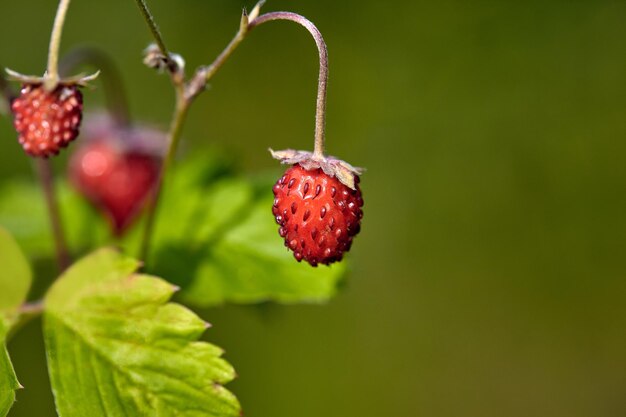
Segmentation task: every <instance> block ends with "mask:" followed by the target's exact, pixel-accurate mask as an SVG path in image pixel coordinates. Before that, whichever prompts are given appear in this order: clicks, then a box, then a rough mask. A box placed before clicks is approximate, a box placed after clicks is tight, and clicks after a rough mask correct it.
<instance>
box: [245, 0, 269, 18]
mask: <svg viewBox="0 0 626 417" xmlns="http://www.w3.org/2000/svg"><path fill="white" fill-rule="evenodd" d="M264 4H265V0H261V1H259V2H258V3H257V4H256V5H255V6H254V8H252V11H251V12H250V14H249V15H248V20H249V21H250V22H252V21H253V20H254V19H256V18H257V17H259V14H260V13H261V7H263V5H264Z"/></svg>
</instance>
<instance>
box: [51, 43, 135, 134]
mask: <svg viewBox="0 0 626 417" xmlns="http://www.w3.org/2000/svg"><path fill="white" fill-rule="evenodd" d="M83 64H88V65H91V66H93V67H95V68H99V69H101V70H102V74H103V75H102V76H101V78H102V84H103V87H104V98H105V101H106V107H107V109H108V110H109V113H110V114H111V116H112V117H113V119H114V120H115V122H117V124H118V125H119V126H128V125H129V123H130V112H129V110H128V100H127V99H126V94H125V89H124V84H123V83H122V76H121V74H120V71H119V69H118V67H117V65H115V62H114V61H113V59H111V57H110V56H109V55H108V54H106V53H105V52H104V51H102V50H100V49H97V48H93V47H89V46H85V47H79V48H76V49H73V50H72V51H70V52H69V53H68V54H66V55H65V56H64V57H63V59H62V60H61V63H60V68H59V71H60V73H61V75H66V74H68V73H71V72H73V71H74V70H75V68H76V67H78V66H80V65H83Z"/></svg>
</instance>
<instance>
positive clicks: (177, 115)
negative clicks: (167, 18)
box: [139, 85, 191, 263]
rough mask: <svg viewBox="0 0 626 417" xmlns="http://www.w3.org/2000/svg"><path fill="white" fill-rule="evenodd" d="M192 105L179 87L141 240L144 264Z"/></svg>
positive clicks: (181, 86)
mask: <svg viewBox="0 0 626 417" xmlns="http://www.w3.org/2000/svg"><path fill="white" fill-rule="evenodd" d="M190 104H191V100H189V99H188V98H187V97H186V95H185V88H184V85H179V86H177V88H176V107H175V109H174V115H173V117H172V122H171V124H170V128H169V131H168V143H169V145H168V150H167V154H166V155H165V158H164V160H163V164H162V166H161V172H160V173H159V179H158V181H157V185H156V186H155V189H154V191H153V193H152V195H151V197H150V200H149V203H148V209H147V210H148V211H147V214H146V222H145V225H144V230H143V236H142V240H141V249H140V250H141V252H140V256H139V259H141V260H142V261H144V263H147V262H148V259H147V257H148V254H149V251H150V241H151V239H152V235H153V234H154V222H155V219H156V215H157V211H158V206H159V201H160V198H161V194H162V191H163V185H164V183H165V180H166V175H167V173H168V171H169V169H170V167H171V165H172V164H173V162H174V157H175V156H176V150H177V149H178V143H179V142H180V136H181V132H182V128H183V124H184V122H185V119H186V117H187V111H188V110H189V105H190Z"/></svg>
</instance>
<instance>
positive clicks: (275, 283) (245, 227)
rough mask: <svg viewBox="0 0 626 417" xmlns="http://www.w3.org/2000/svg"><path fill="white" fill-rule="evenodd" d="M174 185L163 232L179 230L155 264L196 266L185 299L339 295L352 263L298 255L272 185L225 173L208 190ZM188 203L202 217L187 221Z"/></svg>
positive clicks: (161, 246)
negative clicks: (313, 262)
mask: <svg viewBox="0 0 626 417" xmlns="http://www.w3.org/2000/svg"><path fill="white" fill-rule="evenodd" d="M168 191H169V192H170V197H169V198H167V199H166V201H165V202H164V204H163V207H162V211H161V213H160V215H161V216H162V218H161V219H162V220H161V222H160V223H159V225H158V229H157V230H158V231H159V235H160V233H161V230H160V228H161V227H163V228H166V229H174V230H176V231H178V235H177V234H176V232H175V231H172V230H170V231H169V232H168V238H167V239H157V242H156V245H155V246H156V256H155V257H154V259H155V261H156V266H155V270H156V271H157V272H158V273H160V274H165V275H167V276H170V275H171V276H174V275H173V274H172V273H173V272H174V271H176V270H178V269H180V268H184V269H185V270H188V271H190V273H189V274H188V276H190V277H193V280H192V281H191V282H185V281H183V282H177V284H180V285H181V286H182V287H183V291H182V292H181V294H180V296H181V297H182V299H183V300H184V301H185V302H188V303H192V304H195V305H198V306H211V305H217V304H222V303H224V302H235V303H256V302H260V301H278V302H283V303H297V302H323V301H326V300H328V299H329V298H330V297H332V296H333V295H334V294H335V293H336V291H337V288H338V285H339V283H340V282H341V281H342V279H343V277H344V275H345V270H346V267H345V265H346V264H345V262H344V263H339V264H335V265H333V266H331V267H326V266H321V267H318V268H313V267H311V266H309V265H308V264H305V263H298V262H296V261H295V259H294V258H293V255H292V254H291V252H289V251H288V250H287V249H286V248H285V247H284V244H283V239H282V238H281V237H280V236H279V235H278V231H277V230H278V227H277V226H276V224H275V222H274V218H273V216H272V212H271V207H272V201H273V197H272V192H271V183H269V182H264V183H263V184H259V185H256V184H253V183H251V182H250V181H248V180H245V179H243V178H225V179H222V180H219V181H217V182H215V183H214V184H212V186H211V187H210V188H209V189H207V190H206V191H203V190H198V189H193V188H187V189H184V188H183V189H173V188H170V189H169V190H168ZM189 202H193V203H194V204H195V205H196V206H195V209H194V213H195V216H194V218H193V219H192V223H191V224H185V223H184V222H179V221H178V220H177V217H176V213H178V212H180V211H181V209H180V206H181V205H188V204H189ZM173 219H176V221H173Z"/></svg>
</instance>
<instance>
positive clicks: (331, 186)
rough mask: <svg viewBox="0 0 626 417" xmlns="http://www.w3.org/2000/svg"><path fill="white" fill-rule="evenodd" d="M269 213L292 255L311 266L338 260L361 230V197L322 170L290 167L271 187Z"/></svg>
mask: <svg viewBox="0 0 626 417" xmlns="http://www.w3.org/2000/svg"><path fill="white" fill-rule="evenodd" d="M273 191H274V197H275V198H274V205H273V207H272V212H273V213H274V216H275V218H276V223H278V225H279V226H280V228H279V234H280V236H281V237H283V238H284V239H285V246H287V247H288V248H289V249H291V250H292V251H293V254H294V257H295V258H296V259H297V260H298V261H301V260H302V259H304V260H305V261H307V262H308V263H309V264H311V265H312V266H317V265H318V264H325V265H329V264H331V263H333V262H336V261H340V260H341V259H342V258H343V254H344V252H347V251H348V250H350V246H351V245H352V238H353V237H354V236H356V235H357V234H358V233H359V231H360V229H361V219H362V218H363V211H362V207H363V198H362V196H361V190H360V188H359V177H358V176H356V175H355V189H351V188H349V187H347V186H346V185H344V184H342V183H341V182H340V181H339V180H338V179H337V178H336V177H331V176H329V175H327V174H325V173H324V172H323V171H322V170H321V169H319V168H317V169H313V170H306V169H304V168H303V167H302V166H300V165H299V164H295V165H294V166H292V167H291V168H289V169H288V170H287V171H286V172H285V174H284V175H283V176H282V177H281V178H280V179H279V180H278V181H277V182H276V184H275V185H274V188H273Z"/></svg>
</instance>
